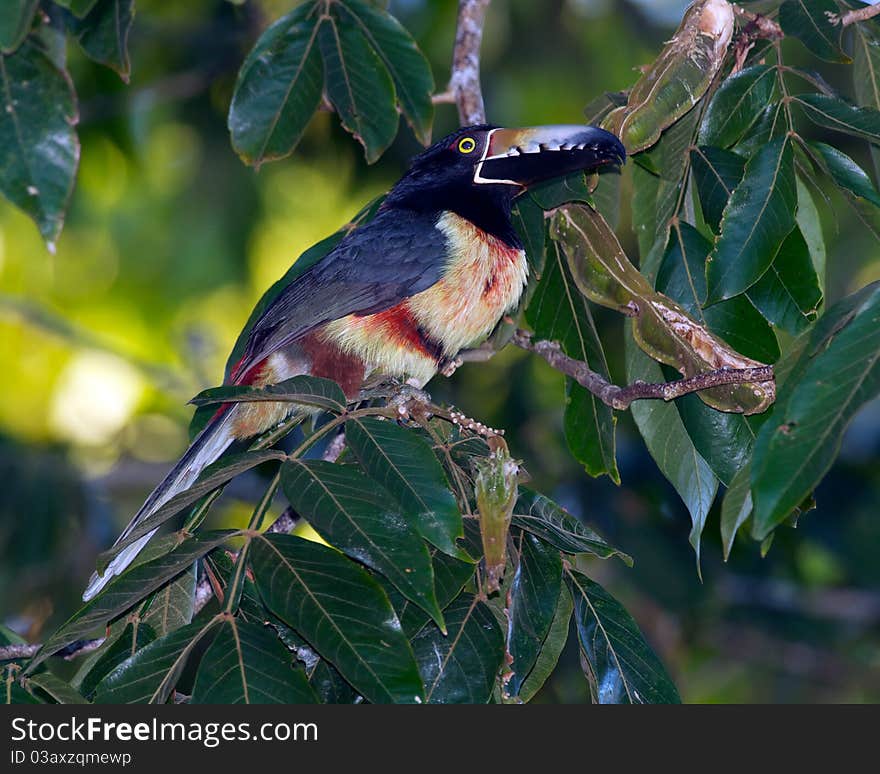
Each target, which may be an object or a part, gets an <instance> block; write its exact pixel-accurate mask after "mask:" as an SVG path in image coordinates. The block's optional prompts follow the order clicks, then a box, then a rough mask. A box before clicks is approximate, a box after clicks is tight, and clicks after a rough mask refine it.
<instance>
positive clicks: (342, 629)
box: [251, 535, 439, 703]
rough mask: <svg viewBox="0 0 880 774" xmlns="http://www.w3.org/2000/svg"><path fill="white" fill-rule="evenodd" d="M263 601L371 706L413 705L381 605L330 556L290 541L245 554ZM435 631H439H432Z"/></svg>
mask: <svg viewBox="0 0 880 774" xmlns="http://www.w3.org/2000/svg"><path fill="white" fill-rule="evenodd" d="M251 565H252V567H253V571H254V579H255V582H256V584H257V588H258V589H259V591H260V594H261V596H262V597H263V600H264V601H265V603H266V605H267V606H268V607H269V609H270V610H271V611H272V612H273V613H275V615H277V616H278V617H279V618H281V619H282V620H284V621H285V622H286V623H288V624H289V625H290V626H292V627H293V628H294V629H295V630H296V631H297V632H299V633H300V634H302V636H303V637H305V638H306V640H308V642H309V644H310V645H312V647H314V649H315V650H316V651H318V653H319V654H320V655H321V656H322V657H323V658H326V659H327V660H328V661H329V662H330V663H331V664H333V666H335V667H336V669H338V670H339V672H340V673H341V674H342V676H343V677H344V678H345V679H346V680H347V681H348V682H349V683H351V684H352V685H353V686H354V688H355V689H356V690H357V691H358V692H359V693H360V694H361V695H363V696H364V697H366V698H367V699H369V700H370V701H372V702H382V703H385V702H418V701H423V700H424V687H423V685H422V681H421V678H420V677H419V672H418V667H417V666H416V662H415V659H414V657H413V653H412V649H411V648H410V645H409V643H408V642H407V640H406V638H405V637H404V635H403V632H402V631H401V628H400V622H399V621H398V619H397V616H396V615H395V614H394V610H393V609H392V607H391V604H390V603H389V602H388V597H387V596H386V595H385V593H384V592H383V591H382V589H381V587H380V586H379V585H378V584H377V583H376V581H374V580H373V579H372V578H370V576H369V574H368V573H367V572H366V570H364V569H362V568H360V567H359V566H358V565H356V564H354V563H353V562H351V561H350V560H348V559H346V558H345V557H344V556H343V555H342V554H340V553H339V552H338V551H335V550H333V549H332V548H327V547H326V546H322V545H320V544H318V543H313V542H310V541H307V540H303V539H301V538H298V537H294V536H293V535H266V536H263V537H262V538H260V539H256V540H255V541H254V543H253V545H252V547H251ZM438 631H439V630H438Z"/></svg>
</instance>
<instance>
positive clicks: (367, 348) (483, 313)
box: [322, 212, 528, 384]
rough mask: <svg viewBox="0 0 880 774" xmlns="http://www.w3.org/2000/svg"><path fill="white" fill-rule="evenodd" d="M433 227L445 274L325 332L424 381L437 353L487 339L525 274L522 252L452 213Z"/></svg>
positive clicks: (373, 364)
mask: <svg viewBox="0 0 880 774" xmlns="http://www.w3.org/2000/svg"><path fill="white" fill-rule="evenodd" d="M437 228H438V229H440V231H442V232H443V234H444V235H445V236H446V240H447V255H448V258H447V263H446V267H445V271H444V274H443V279H441V280H440V281H439V282H437V283H435V284H434V285H432V286H431V287H430V288H428V289H427V290H423V291H422V292H421V293H417V294H416V295H414V296H412V297H410V298H409V299H407V300H405V301H403V302H401V303H400V304H399V305H398V306H396V307H392V309H389V310H386V311H384V312H379V313H378V314H373V315H367V316H363V317H359V316H356V315H349V316H347V317H343V318H341V319H339V320H335V321H333V322H331V323H329V324H327V325H326V326H325V328H324V330H323V332H322V336H323V338H324V339H325V340H327V341H332V342H333V343H334V344H336V345H337V346H338V347H340V348H341V349H342V350H343V351H345V352H347V353H350V354H353V355H356V356H357V357H359V358H361V359H362V360H363V362H364V363H366V364H368V366H369V368H372V369H375V370H377V371H380V372H381V373H384V374H387V375H389V376H396V377H399V378H413V379H415V380H416V381H418V382H420V383H421V384H424V383H425V382H427V381H428V380H429V379H430V378H431V377H432V376H433V375H434V374H435V373H436V371H437V364H438V356H439V355H441V354H442V356H444V357H447V358H452V357H455V356H456V355H457V354H458V353H459V352H460V351H461V350H462V349H464V348H465V347H467V346H468V345H471V344H476V343H478V342H480V341H481V340H482V339H485V338H486V337H487V336H488V335H489V334H490V333H491V332H492V329H493V328H494V327H495V326H496V325H497V324H498V321H499V320H500V319H501V317H502V315H504V314H505V313H506V312H508V311H510V310H512V309H514V308H515V307H516V305H517V304H518V303H519V299H520V296H521V295H522V291H523V289H524V287H525V284H526V278H527V276H528V263H527V261H526V256H525V252H524V251H523V250H520V249H517V248H513V247H510V246H508V245H506V244H505V243H504V242H502V241H501V240H500V239H497V238H496V237H494V236H491V235H490V234H487V233H486V232H485V231H482V230H481V229H479V228H477V227H476V226H474V225H473V224H472V223H471V222H470V221H468V220H465V219H464V218H462V217H460V216H458V215H455V214H454V213H451V212H447V213H444V214H443V215H442V216H441V217H440V219H439V220H438V222H437ZM437 350H439V351H437Z"/></svg>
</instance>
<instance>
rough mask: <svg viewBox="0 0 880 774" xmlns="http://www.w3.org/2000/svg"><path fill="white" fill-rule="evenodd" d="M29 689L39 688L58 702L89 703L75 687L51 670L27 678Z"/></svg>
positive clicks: (26, 684) (26, 683)
mask: <svg viewBox="0 0 880 774" xmlns="http://www.w3.org/2000/svg"><path fill="white" fill-rule="evenodd" d="M25 686H26V687H27V689H28V690H33V689H35V688H38V689H39V690H41V691H43V692H45V693H46V694H48V695H49V696H50V697H51V698H52V700H53V701H54V702H55V703H56V704H88V702H87V701H86V700H85V699H84V698H83V697H82V694H80V693H79V691H77V690H76V689H75V688H72V687H71V686H70V685H69V684H68V683H66V682H65V681H64V680H62V679H61V678H60V677H57V676H56V675H53V674H52V673H51V672H41V673H40V674H38V675H33V676H32V677H28V678H26V679H25Z"/></svg>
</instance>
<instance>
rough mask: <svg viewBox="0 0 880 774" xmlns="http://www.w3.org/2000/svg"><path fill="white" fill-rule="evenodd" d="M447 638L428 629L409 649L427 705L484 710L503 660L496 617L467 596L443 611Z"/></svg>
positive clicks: (437, 631)
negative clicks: (477, 706) (478, 706)
mask: <svg viewBox="0 0 880 774" xmlns="http://www.w3.org/2000/svg"><path fill="white" fill-rule="evenodd" d="M446 625H447V626H448V629H449V631H448V633H447V634H445V635H444V634H443V633H442V632H441V631H440V630H439V629H438V628H437V627H436V626H433V625H428V626H426V627H425V628H424V629H422V631H421V632H420V633H419V634H418V635H416V637H415V638H414V639H413V642H412V646H413V651H414V652H415V656H416V661H417V662H418V665H419V671H420V672H421V675H422V679H423V680H424V682H425V695H426V697H427V700H428V702H429V703H431V704H485V703H486V702H488V701H489V698H490V696H491V695H492V688H493V687H494V685H495V677H496V675H497V674H498V670H499V669H500V668H501V663H502V661H503V658H504V635H503V634H502V632H501V627H500V626H498V623H497V621H496V620H495V617H494V616H493V615H492V613H491V612H490V610H489V608H488V607H486V605H484V604H483V603H482V602H480V601H478V600H477V598H476V597H474V596H472V595H471V594H462V595H461V596H460V597H459V598H458V599H456V600H455V602H453V603H452V604H451V605H450V606H449V607H448V608H446Z"/></svg>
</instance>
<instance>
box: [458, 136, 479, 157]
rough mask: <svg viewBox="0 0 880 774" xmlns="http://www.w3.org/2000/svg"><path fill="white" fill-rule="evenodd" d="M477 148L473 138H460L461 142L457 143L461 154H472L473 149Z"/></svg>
mask: <svg viewBox="0 0 880 774" xmlns="http://www.w3.org/2000/svg"><path fill="white" fill-rule="evenodd" d="M476 147H477V143H476V141H475V140H474V138H473V137H462V138H461V140H459V141H458V149H459V151H461V152H462V153H473V151H474V148H476Z"/></svg>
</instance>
